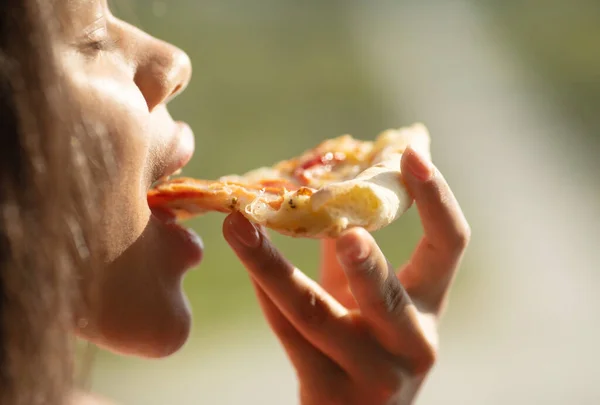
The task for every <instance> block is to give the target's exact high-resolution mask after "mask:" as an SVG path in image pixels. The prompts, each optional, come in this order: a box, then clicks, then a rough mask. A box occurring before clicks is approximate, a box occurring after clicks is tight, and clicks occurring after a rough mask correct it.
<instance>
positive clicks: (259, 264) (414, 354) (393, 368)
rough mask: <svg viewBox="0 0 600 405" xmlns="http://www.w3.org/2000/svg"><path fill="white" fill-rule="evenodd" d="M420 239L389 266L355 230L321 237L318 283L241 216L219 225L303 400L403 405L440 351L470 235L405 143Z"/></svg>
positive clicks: (434, 173) (445, 192)
mask: <svg viewBox="0 0 600 405" xmlns="http://www.w3.org/2000/svg"><path fill="white" fill-rule="evenodd" d="M401 167H402V173H403V178H404V180H405V183H406V184H407V186H408V188H409V190H410V191H411V194H412V195H413V196H414V200H415V202H416V206H417V209H418V211H419V214H420V216H421V221H422V224H423V229H424V236H423V238H422V240H421V241H420V243H419V244H418V246H417V248H416V249H415V251H414V253H413V254H412V257H411V258H410V260H409V261H408V262H407V263H406V264H404V265H403V266H401V268H400V269H399V270H395V269H394V268H393V267H392V265H391V264H390V263H389V262H388V261H387V260H386V258H385V256H384V254H383V253H382V252H381V250H380V249H379V247H378V246H377V244H376V242H375V240H374V239H373V237H372V236H371V235H370V234H369V233H368V232H366V231H365V230H364V229H360V228H355V229H351V230H349V231H347V232H345V233H344V234H342V235H341V236H340V237H339V238H338V239H337V240H325V241H323V242H322V252H323V253H322V265H321V283H320V284H317V283H316V282H314V281H313V280H311V279H310V278H308V277H307V276H306V275H305V274H304V273H302V272H301V271H300V270H299V269H298V268H296V267H295V266H294V265H292V264H291V263H290V262H288V261H287V260H286V259H285V258H284V257H283V256H282V255H281V254H280V253H279V252H278V251H277V249H276V248H275V247H274V246H273V245H272V244H271V243H270V242H269V239H268V237H267V234H266V233H265V231H264V230H263V229H257V228H255V227H254V226H253V225H252V224H250V223H249V222H248V221H246V220H245V218H244V217H243V216H241V215H240V214H232V215H230V216H229V217H228V218H227V219H226V221H225V223H224V226H223V231H224V235H225V238H226V239H227V241H228V242H229V244H230V245H231V247H232V248H233V249H234V251H235V252H236V254H237V255H238V257H239V258H240V260H241V261H242V263H244V265H245V267H246V268H247V269H248V271H249V273H250V275H251V279H252V283H253V285H254V288H255V290H256V294H257V296H258V299H259V301H260V304H261V306H262V309H263V312H264V313H265V316H266V318H267V319H268V321H269V324H270V326H271V328H272V329H273V331H274V332H275V334H276V335H277V336H278V337H279V339H280V341H281V342H282V344H283V347H284V348H285V350H286V352H287V355H288V357H289V359H290V360H291V362H292V364H293V365H294V367H295V368H296V371H297V375H298V379H299V382H300V398H301V403H302V404H303V405H317V404H327V405H329V404H332V405H333V404H344V405H352V404H356V405H359V404H367V403H368V404H373V405H379V404H380V405H391V404H398V405H399V404H402V405H404V404H410V403H412V402H413V400H414V398H415V396H416V394H417V392H418V390H419V388H420V387H421V384H422V383H423V381H424V379H425V377H426V376H427V373H428V372H429V371H430V369H431V367H432V366H433V365H434V363H435V360H436V357H437V352H438V333H437V326H438V321H439V319H440V317H441V315H442V313H443V310H444V308H445V305H446V301H447V296H448V291H449V289H450V286H451V284H452V281H453V279H454V277H455V274H456V271H457V269H458V265H459V263H460V261H461V258H462V256H463V254H464V252H465V249H466V248H467V245H468V243H469V239H470V228H469V225H468V223H467V221H466V219H465V217H464V215H463V213H462V211H461V209H460V207H459V204H458V202H457V201H456V199H455V197H454V195H453V193H452V191H451V190H450V188H449V186H448V184H447V183H446V181H445V180H444V178H443V176H442V175H441V174H440V173H439V171H438V170H437V169H436V168H435V166H434V165H433V164H432V163H431V162H430V161H428V160H427V159H426V158H425V157H423V156H422V155H421V154H419V153H418V152H417V151H416V150H413V149H411V148H409V149H408V150H407V151H406V152H405V153H404V154H403V157H402V162H401Z"/></svg>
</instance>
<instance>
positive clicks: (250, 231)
mask: <svg viewBox="0 0 600 405" xmlns="http://www.w3.org/2000/svg"><path fill="white" fill-rule="evenodd" d="M230 221H231V225H232V230H233V235H234V236H235V238H236V239H237V241H238V242H240V243H241V244H242V245H244V246H246V247H249V248H256V247H258V245H259V244H260V235H259V234H258V231H257V230H256V227H255V226H254V225H253V224H252V223H250V222H249V221H248V220H247V219H246V218H244V217H242V216H241V215H240V216H239V217H235V218H232V219H230Z"/></svg>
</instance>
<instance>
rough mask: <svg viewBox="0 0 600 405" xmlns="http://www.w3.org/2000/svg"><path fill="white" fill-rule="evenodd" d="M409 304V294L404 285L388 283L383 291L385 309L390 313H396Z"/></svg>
mask: <svg viewBox="0 0 600 405" xmlns="http://www.w3.org/2000/svg"><path fill="white" fill-rule="evenodd" d="M407 304H408V296H407V294H405V292H404V290H403V289H402V287H400V286H399V285H397V284H391V283H387V284H386V286H385V288H384V293H383V300H382V305H383V308H382V309H383V310H384V311H385V312H386V313H389V314H395V313H398V312H400V311H402V309H403V308H404V307H405V306H406V305H407Z"/></svg>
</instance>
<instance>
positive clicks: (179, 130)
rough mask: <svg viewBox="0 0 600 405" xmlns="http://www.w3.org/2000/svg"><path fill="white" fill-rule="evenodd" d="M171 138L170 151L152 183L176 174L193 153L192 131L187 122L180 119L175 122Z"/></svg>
mask: <svg viewBox="0 0 600 405" xmlns="http://www.w3.org/2000/svg"><path fill="white" fill-rule="evenodd" d="M172 138H173V141H172V146H171V148H170V149H171V152H170V153H169V156H168V158H167V162H166V164H165V166H164V168H163V170H162V172H161V173H160V174H159V175H158V177H157V178H156V179H154V181H153V183H156V182H157V181H161V180H164V179H167V178H168V177H170V176H173V175H176V174H178V173H179V172H180V171H181V169H182V168H183V167H184V166H185V165H186V164H188V162H189V161H190V159H191V158H192V156H193V154H194V147H195V141H194V133H193V132H192V129H191V128H190V126H189V125H188V124H186V123H185V122H180V121H178V122H175V129H174V131H173V135H172Z"/></svg>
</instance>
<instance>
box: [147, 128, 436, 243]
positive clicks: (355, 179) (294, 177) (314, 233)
mask: <svg viewBox="0 0 600 405" xmlns="http://www.w3.org/2000/svg"><path fill="white" fill-rule="evenodd" d="M429 141H430V140H429V134H428V132H427V130H426V128H425V127H424V126H422V125H419V124H417V125H413V126H412V127H407V128H401V129H397V130H388V131H384V132H383V133H381V134H380V135H379V136H378V137H377V139H375V140H374V141H361V140H357V139H354V138H352V137H351V136H350V135H343V136H340V137H337V138H332V139H329V140H326V141H324V142H322V143H321V144H320V145H318V146H317V147H315V148H313V149H311V150H307V151H306V152H305V153H303V154H302V155H301V156H299V157H297V158H294V159H289V160H282V161H280V162H278V163H276V164H274V165H273V166H270V167H261V168H258V169H255V170H251V171H249V172H247V173H245V174H243V175H228V176H222V177H220V178H219V179H216V180H199V179H192V178H176V179H171V180H166V181H163V182H161V183H159V184H156V185H155V186H153V187H152V188H151V190H150V191H149V192H148V205H149V206H150V208H152V209H154V208H159V209H167V210H170V211H171V212H173V213H174V214H175V215H176V216H177V218H178V219H186V218H190V217H193V216H196V215H202V214H204V213H206V212H211V211H216V212H223V213H228V212H233V211H239V212H241V213H242V214H243V215H244V216H245V217H246V218H248V219H249V220H250V221H252V222H254V223H257V224H260V225H263V226H266V227H268V228H271V229H274V230H276V231H277V232H280V233H282V234H285V235H290V236H295V237H307V238H325V237H336V236H338V235H339V234H340V233H341V232H342V231H344V230H345V229H348V228H350V227H354V226H360V227H363V228H365V229H366V230H368V231H374V230H377V229H380V228H383V227H384V226H387V225H389V224H390V223H392V222H393V221H394V220H395V219H396V218H398V217H399V216H400V215H401V214H402V213H403V212H404V211H405V210H407V209H408V207H410V205H411V202H412V200H411V197H410V195H409V193H408V191H407V190H406V189H405V186H404V184H403V182H402V181H401V176H400V175H401V173H400V159H401V156H402V153H403V152H404V150H405V148H406V147H407V146H408V145H412V146H413V147H416V148H418V149H419V150H421V151H424V152H425V153H427V154H428V153H429Z"/></svg>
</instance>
